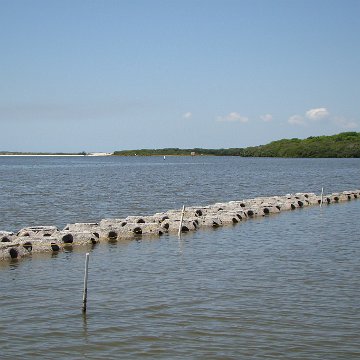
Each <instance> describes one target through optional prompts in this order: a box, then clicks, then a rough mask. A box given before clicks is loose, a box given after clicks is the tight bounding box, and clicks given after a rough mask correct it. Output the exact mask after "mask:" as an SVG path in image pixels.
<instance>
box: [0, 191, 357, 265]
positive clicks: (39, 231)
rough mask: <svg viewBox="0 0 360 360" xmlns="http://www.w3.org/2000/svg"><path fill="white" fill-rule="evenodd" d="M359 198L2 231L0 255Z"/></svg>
mask: <svg viewBox="0 0 360 360" xmlns="http://www.w3.org/2000/svg"><path fill="white" fill-rule="evenodd" d="M359 197H360V190H352V191H343V192H341V193H332V194H327V195H316V194H314V193H296V194H287V195H283V196H270V197H257V198H253V199H245V200H240V201H230V202H226V203H216V204H213V205H208V206H191V207H187V208H186V209H185V211H184V212H183V211H182V210H181V209H179V210H169V211H166V212H161V213H156V214H154V215H152V216H128V217H126V218H123V219H103V220H101V221H100V222H98V223H74V224H68V225H67V226H65V228H64V229H63V230H60V229H58V228H57V227H55V226H32V227H26V228H23V229H21V230H20V231H18V232H17V233H13V232H8V231H0V260H4V259H16V258H21V257H24V256H29V255H31V254H32V253H36V252H59V251H62V250H64V249H67V248H71V247H74V246H84V245H89V244H92V245H95V244H97V243H99V242H100V241H110V242H116V241H118V240H131V239H139V238H142V237H154V236H157V237H158V236H161V235H163V234H165V233H170V234H176V233H178V232H180V233H186V232H191V231H197V230H199V229H201V228H218V227H221V226H226V225H235V224H239V223H241V222H242V221H246V220H249V219H252V218H256V217H259V216H270V215H273V214H277V213H280V212H282V211H286V210H295V209H298V208H303V207H306V206H314V205H317V206H319V205H320V204H323V205H324V206H325V205H330V204H334V203H339V202H346V201H351V200H354V199H358V198H359Z"/></svg>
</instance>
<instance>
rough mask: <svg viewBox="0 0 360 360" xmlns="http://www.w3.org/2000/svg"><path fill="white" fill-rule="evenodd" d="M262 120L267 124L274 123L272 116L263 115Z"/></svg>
mask: <svg viewBox="0 0 360 360" xmlns="http://www.w3.org/2000/svg"><path fill="white" fill-rule="evenodd" d="M260 119H261V120H262V121H265V122H270V121H272V119H273V116H272V115H271V114H265V115H261V116H260Z"/></svg>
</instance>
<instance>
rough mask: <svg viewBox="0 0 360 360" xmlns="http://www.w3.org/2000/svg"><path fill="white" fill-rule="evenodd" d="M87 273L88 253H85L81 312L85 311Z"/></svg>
mask: <svg viewBox="0 0 360 360" xmlns="http://www.w3.org/2000/svg"><path fill="white" fill-rule="evenodd" d="M88 273H89V253H86V257H85V276H84V292H83V307H82V311H83V312H86V303H87V281H88Z"/></svg>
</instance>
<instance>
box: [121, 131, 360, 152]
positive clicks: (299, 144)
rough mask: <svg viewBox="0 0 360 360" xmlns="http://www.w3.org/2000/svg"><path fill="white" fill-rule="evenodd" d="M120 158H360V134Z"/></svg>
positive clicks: (182, 150) (146, 150)
mask: <svg viewBox="0 0 360 360" xmlns="http://www.w3.org/2000/svg"><path fill="white" fill-rule="evenodd" d="M114 155H119V156H136V155H137V156H154V155H157V156H160V155H161V156H163V155H164V156H165V155H168V156H171V155H173V156H176V155H178V156H184V155H213V156H242V157H285V158H295V157H297V158H359V157H360V132H343V133H340V134H337V135H331V136H310V137H308V138H307V139H298V138H293V139H281V140H277V141H272V142H270V143H269V144H266V145H259V146H251V147H246V148H229V149H203V148H193V149H179V148H165V149H138V150H122V151H115V152H114Z"/></svg>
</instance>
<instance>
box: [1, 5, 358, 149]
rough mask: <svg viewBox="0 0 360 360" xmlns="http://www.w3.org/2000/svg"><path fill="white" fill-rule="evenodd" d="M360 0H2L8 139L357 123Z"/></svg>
mask: <svg viewBox="0 0 360 360" xmlns="http://www.w3.org/2000/svg"><path fill="white" fill-rule="evenodd" d="M359 18H360V1H358V0H338V1H333V0H311V1H310V0H297V1H295V0H287V1H285V0H248V1H246V0H206V1H205V0H191V1H190V0H126V1H125V0H117V1H113V0H86V1H85V0H61V1H60V0H59V1H58V0H44V1H40V0H39V1H38V0H0V49H1V56H0V80H1V81H0V129H1V136H0V150H9V151H114V150H121V149H137V148H163V147H180V148H188V147H205V148H228V147H245V146H251V145H260V144H265V143H268V142H270V141H272V140H277V139H281V138H293V137H298V138H306V137H308V136H314V135H331V134H336V133H339V132H342V131H360V130H359V128H360V112H359V110H360V109H359V107H360V98H359V96H360V95H359V85H360V70H359V66H360V65H359V64H360V40H359V34H360V21H359Z"/></svg>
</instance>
